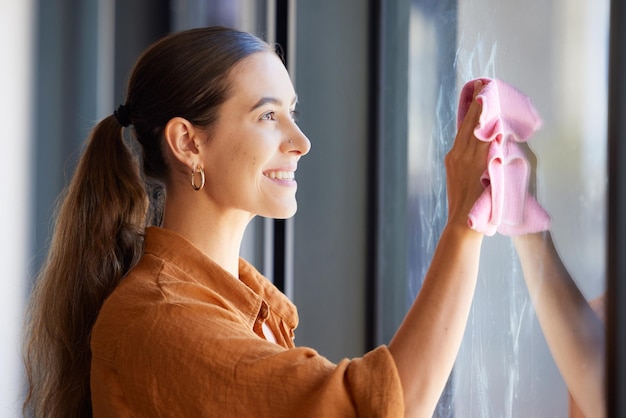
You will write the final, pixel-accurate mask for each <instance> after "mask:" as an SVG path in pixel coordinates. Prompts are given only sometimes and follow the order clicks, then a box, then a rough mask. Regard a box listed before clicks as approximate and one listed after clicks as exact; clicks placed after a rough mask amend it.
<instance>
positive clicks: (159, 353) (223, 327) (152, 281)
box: [91, 228, 404, 418]
mask: <svg viewBox="0 0 626 418" xmlns="http://www.w3.org/2000/svg"><path fill="white" fill-rule="evenodd" d="M263 323H265V324H266V325H267V326H269V328H270V329H271V331H272V332H273V334H274V335H275V337H276V343H273V342H270V341H267V340H266V339H265V337H264V336H263V335H264V334H263V330H262V324H263ZM297 325H298V315H297V311H296V308H295V306H294V305H293V304H292V303H291V302H290V301H289V299H288V298H287V297H285V296H284V295H283V294H282V293H281V292H280V291H279V290H278V289H277V288H276V287H274V285H273V284H272V283H271V282H270V281H269V280H267V279H266V278H265V277H263V276H262V275H261V274H260V273H259V272H258V271H256V270H255V269H254V267H252V266H251V265H250V264H248V263H247V262H246V261H244V260H243V259H242V260H240V263H239V280H238V279H237V278H235V277H233V276H232V275H230V274H229V273H228V272H226V271H225V270H223V269H222V268H221V267H219V266H218V265H217V264H216V263H215V262H213V261H212V260H210V259H209V258H207V257H206V256H205V255H204V254H203V253H201V252H200V251H199V250H198V249H197V248H196V247H194V246H193V245H192V244H191V243H190V242H189V241H187V240H185V239H184V238H183V237H181V236H180V235H177V234H175V233H174V232H171V231H168V230H165V229H161V228H148V229H147V231H146V239H145V252H144V255H143V257H142V259H141V261H140V262H139V264H138V265H137V266H136V267H135V268H134V269H133V270H132V271H131V272H130V273H129V275H128V276H127V277H126V278H124V280H123V281H122V282H121V283H120V285H119V286H118V287H117V288H116V289H115V291H114V292H113V294H112V295H111V296H110V297H109V298H108V299H107V300H106V301H105V303H104V306H103V307H102V310H101V312H100V314H99V316H98V319H97V321H96V324H95V325H94V329H93V332H92V337H91V350H92V363H91V398H92V404H93V416H94V417H95V418H98V417H118V418H121V417H142V416H145V417H166V416H168V417H237V418H243V417H357V416H359V417H394V418H396V417H403V416H404V401H403V397H402V388H401V385H400V379H399V377H398V373H397V370H396V367H395V363H394V361H393V358H392V357H391V354H390V353H389V351H388V349H387V347H386V346H380V347H378V348H376V349H374V350H373V351H371V352H369V353H367V354H365V355H364V356H363V357H361V358H356V359H352V360H348V359H344V360H342V361H340V362H339V363H338V364H334V363H332V362H330V361H329V360H328V359H326V358H325V357H323V356H321V355H319V354H318V353H317V352H316V351H315V350H313V349H311V348H304V347H295V345H294V329H295V328H296V326H297Z"/></svg>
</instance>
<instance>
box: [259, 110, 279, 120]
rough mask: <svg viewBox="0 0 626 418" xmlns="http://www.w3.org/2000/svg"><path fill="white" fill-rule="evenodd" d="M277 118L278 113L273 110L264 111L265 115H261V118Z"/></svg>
mask: <svg viewBox="0 0 626 418" xmlns="http://www.w3.org/2000/svg"><path fill="white" fill-rule="evenodd" d="M275 119H276V114H275V112H273V111H272V112H267V113H264V114H263V116H261V120H275Z"/></svg>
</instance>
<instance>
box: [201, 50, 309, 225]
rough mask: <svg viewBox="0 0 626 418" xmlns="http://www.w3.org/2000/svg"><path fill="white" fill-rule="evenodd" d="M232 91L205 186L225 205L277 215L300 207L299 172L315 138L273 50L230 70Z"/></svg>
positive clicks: (208, 157)
mask: <svg viewBox="0 0 626 418" xmlns="http://www.w3.org/2000/svg"><path fill="white" fill-rule="evenodd" d="M230 81H231V96H230V98H229V99H228V100H227V101H226V102H224V104H223V105H222V106H221V108H220V110H219V113H218V119H217V121H216V122H215V124H214V125H213V126H212V127H211V137H210V139H209V140H208V141H207V142H206V143H205V144H204V145H203V146H202V147H203V148H204V147H206V149H205V151H207V152H205V153H204V155H205V157H204V161H203V164H204V170H205V173H206V186H205V189H204V190H205V191H206V192H207V193H208V194H209V196H210V198H211V199H212V200H213V201H214V203H215V204H217V205H218V207H219V208H220V209H222V210H230V209H236V210H241V211H245V212H249V213H250V214H251V215H261V216H265V217H271V218H288V217H290V216H293V215H294V214H295V212H296V208H297V203H296V188H297V183H296V180H295V178H294V174H295V171H296V168H297V165H298V161H299V160H300V157H302V156H303V155H305V154H306V153H307V152H309V149H310V148H311V143H310V142H309V140H308V138H307V137H306V136H305V135H304V134H303V133H302V131H300V129H299V128H298V126H297V125H296V122H295V120H294V113H295V106H296V99H297V97H296V93H295V91H294V88H293V85H292V83H291V79H290V77H289V74H288V73H287V70H286V69H285V66H284V65H283V63H282V62H281V61H280V59H279V58H278V57H277V56H276V55H275V54H273V53H270V52H262V53H255V54H253V55H251V56H249V57H247V58H245V59H244V60H243V61H241V62H240V63H239V64H237V66H235V67H234V68H233V70H232V72H231V74H230Z"/></svg>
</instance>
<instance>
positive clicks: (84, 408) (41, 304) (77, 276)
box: [24, 116, 148, 417]
mask: <svg viewBox="0 0 626 418" xmlns="http://www.w3.org/2000/svg"><path fill="white" fill-rule="evenodd" d="M138 167H139V165H138V164H137V162H136V161H135V160H134V157H133V155H132V153H131V152H130V150H129V148H128V147H127V146H126V144H125V143H124V141H123V138H122V134H121V127H120V124H119V123H118V122H117V120H116V119H115V118H114V117H113V116H109V117H107V118H105V119H104V120H102V121H101V122H100V123H99V124H98V125H97V126H96V127H95V128H94V130H93V132H92V133H91V136H90V138H89V139H88V142H87V146H86V148H85V150H84V153H83V155H82V157H81V159H80V161H79V164H78V167H77V168H76V172H75V174H74V176H73V178H72V180H71V182H70V184H69V186H68V187H67V189H66V191H65V196H64V198H63V199H62V201H61V203H60V206H59V208H58V214H57V219H56V225H55V228H54V233H53V236H52V242H51V246H50V249H49V253H48V257H47V259H46V262H45V264H44V266H43V268H42V270H41V272H40V274H39V277H38V280H37V282H36V283H35V288H34V290H33V293H32V295H31V298H30V301H29V306H28V312H27V313H28V316H27V324H26V340H25V365H26V377H27V381H28V391H27V394H26V400H25V402H24V412H25V413H26V412H27V411H30V412H32V413H33V415H34V416H36V417H87V416H91V397H90V388H89V371H90V364H91V350H90V346H89V344H90V335H91V329H92V327H93V324H94V322H95V320H96V317H97V315H98V312H99V310H100V308H101V306H102V304H103V302H104V300H105V299H106V297H107V296H108V295H109V294H110V293H111V292H112V291H113V289H114V288H115V286H116V285H117V284H118V283H119V281H120V280H121V279H122V277H124V275H126V273H128V271H129V270H130V269H131V268H132V267H133V266H134V265H135V264H136V263H137V261H138V260H139V258H140V256H141V254H142V251H143V235H144V230H145V221H146V212H147V208H148V197H147V195H146V192H145V189H144V185H143V180H142V178H141V176H140V174H139V169H138Z"/></svg>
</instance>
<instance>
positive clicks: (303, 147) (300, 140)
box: [283, 125, 311, 156]
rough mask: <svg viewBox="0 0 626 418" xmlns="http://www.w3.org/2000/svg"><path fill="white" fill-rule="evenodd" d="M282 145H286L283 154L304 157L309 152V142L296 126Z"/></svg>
mask: <svg viewBox="0 0 626 418" xmlns="http://www.w3.org/2000/svg"><path fill="white" fill-rule="evenodd" d="M283 144H286V148H285V152H297V153H298V154H299V155H301V156H302V155H306V154H307V153H308V152H309V151H310V150H311V141H309V138H307V136H306V135H305V134H304V133H303V132H302V131H301V130H300V128H299V127H298V126H297V125H296V126H295V129H294V130H293V131H291V132H290V134H289V135H288V136H287V140H286V141H284V142H283Z"/></svg>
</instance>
